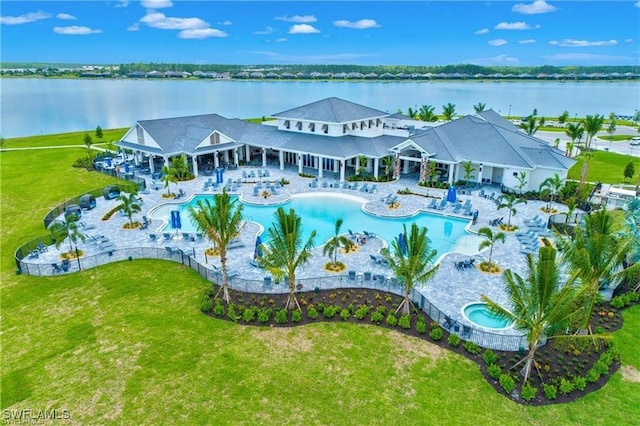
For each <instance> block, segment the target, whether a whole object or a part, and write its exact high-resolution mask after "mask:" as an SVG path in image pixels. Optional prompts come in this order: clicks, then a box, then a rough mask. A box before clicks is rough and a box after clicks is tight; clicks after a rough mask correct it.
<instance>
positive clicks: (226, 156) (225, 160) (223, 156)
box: [222, 149, 229, 163]
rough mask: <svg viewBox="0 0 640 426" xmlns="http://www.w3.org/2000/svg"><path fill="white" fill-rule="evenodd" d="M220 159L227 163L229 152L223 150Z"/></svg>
mask: <svg viewBox="0 0 640 426" xmlns="http://www.w3.org/2000/svg"><path fill="white" fill-rule="evenodd" d="M222 158H224V162H225V163H228V162H229V150H228V149H225V150H224V151H222Z"/></svg>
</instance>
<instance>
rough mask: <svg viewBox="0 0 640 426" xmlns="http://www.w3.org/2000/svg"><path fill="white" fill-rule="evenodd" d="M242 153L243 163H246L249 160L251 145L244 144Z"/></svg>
mask: <svg viewBox="0 0 640 426" xmlns="http://www.w3.org/2000/svg"><path fill="white" fill-rule="evenodd" d="M244 153H245V156H246V157H245V159H244V161H245V163H248V162H249V161H251V147H250V146H249V145H245V146H244Z"/></svg>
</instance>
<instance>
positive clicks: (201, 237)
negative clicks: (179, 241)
mask: <svg viewBox="0 0 640 426" xmlns="http://www.w3.org/2000/svg"><path fill="white" fill-rule="evenodd" d="M203 238H204V234H203V233H201V232H196V240H198V241H201V240H202V239H203Z"/></svg>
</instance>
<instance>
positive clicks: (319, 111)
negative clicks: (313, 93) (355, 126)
mask: <svg viewBox="0 0 640 426" xmlns="http://www.w3.org/2000/svg"><path fill="white" fill-rule="evenodd" d="M388 115H389V114H388V113H386V112H384V111H379V110H377V109H373V108H369V107H366V106H364V105H360V104H356V103H353V102H349V101H345V100H344V99H340V98H336V97H332V98H326V99H322V100H319V101H316V102H312V103H310V104H307V105H303V106H300V107H297V108H293V109H290V110H287V111H283V112H279V113H277V114H273V115H272V117H277V118H284V119H292V120H308V121H320V122H324V123H337V124H342V123H350V122H353V121H358V120H369V119H374V118H381V117H387V116H388Z"/></svg>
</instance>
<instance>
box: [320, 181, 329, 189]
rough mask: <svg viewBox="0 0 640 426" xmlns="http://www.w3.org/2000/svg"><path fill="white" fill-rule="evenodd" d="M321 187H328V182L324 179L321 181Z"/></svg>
mask: <svg viewBox="0 0 640 426" xmlns="http://www.w3.org/2000/svg"><path fill="white" fill-rule="evenodd" d="M322 187H323V188H328V187H329V182H327V181H326V180H323V181H322Z"/></svg>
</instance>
